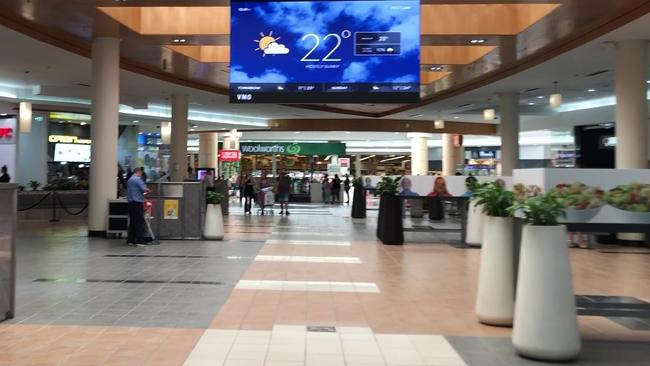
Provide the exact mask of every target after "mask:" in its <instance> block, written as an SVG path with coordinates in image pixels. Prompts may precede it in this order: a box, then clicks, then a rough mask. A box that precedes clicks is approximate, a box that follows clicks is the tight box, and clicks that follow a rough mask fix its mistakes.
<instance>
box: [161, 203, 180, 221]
mask: <svg viewBox="0 0 650 366" xmlns="http://www.w3.org/2000/svg"><path fill="white" fill-rule="evenodd" d="M163 209H164V211H163V218H164V219H165V220H178V200H164V201H163Z"/></svg>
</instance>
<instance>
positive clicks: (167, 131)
mask: <svg viewBox="0 0 650 366" xmlns="http://www.w3.org/2000/svg"><path fill="white" fill-rule="evenodd" d="M160 137H161V138H162V143H163V144H165V145H169V144H171V143H172V123H171V122H161V123H160Z"/></svg>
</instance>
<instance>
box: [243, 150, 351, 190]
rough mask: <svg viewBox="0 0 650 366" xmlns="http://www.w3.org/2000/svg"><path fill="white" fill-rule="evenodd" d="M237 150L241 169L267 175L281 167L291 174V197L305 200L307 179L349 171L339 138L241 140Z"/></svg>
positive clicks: (312, 179) (316, 179)
mask: <svg viewBox="0 0 650 366" xmlns="http://www.w3.org/2000/svg"><path fill="white" fill-rule="evenodd" d="M240 151H241V154H242V160H241V168H242V172H249V173H251V174H252V175H253V176H254V177H259V176H261V175H262V174H264V173H266V175H267V176H269V177H271V176H273V175H274V174H273V173H274V172H279V171H281V170H282V169H285V170H286V171H287V172H288V173H289V176H290V177H291V178H292V188H291V195H290V199H291V200H292V201H300V202H305V201H307V202H308V201H309V200H310V198H309V197H310V190H311V183H312V182H320V181H321V180H322V179H323V177H324V176H325V175H326V174H327V175H330V176H332V175H334V174H339V175H344V174H346V173H348V172H349V165H350V163H349V162H350V160H349V158H345V157H344V155H345V144H344V143H340V142H328V143H300V142H241V143H240ZM339 158H343V159H339ZM341 163H343V164H341Z"/></svg>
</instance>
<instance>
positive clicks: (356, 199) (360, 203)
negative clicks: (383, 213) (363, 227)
mask: <svg viewBox="0 0 650 366" xmlns="http://www.w3.org/2000/svg"><path fill="white" fill-rule="evenodd" d="M352 186H353V187H354V194H353V195H352V218H354V219H365V218H366V191H365V189H364V188H363V178H361V177H357V178H355V179H354V180H353V181H352Z"/></svg>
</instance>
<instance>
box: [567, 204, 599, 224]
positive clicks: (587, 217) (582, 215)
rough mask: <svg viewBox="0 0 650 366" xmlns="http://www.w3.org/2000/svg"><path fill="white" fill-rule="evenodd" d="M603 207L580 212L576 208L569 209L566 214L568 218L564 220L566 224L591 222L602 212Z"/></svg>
mask: <svg viewBox="0 0 650 366" xmlns="http://www.w3.org/2000/svg"><path fill="white" fill-rule="evenodd" d="M602 208H603V207H602V206H600V207H595V208H588V209H584V210H578V209H575V208H571V207H568V208H567V209H566V210H565V212H566V217H565V218H564V222H589V221H591V219H593V218H594V217H596V215H598V213H599V212H600V210H601V209H602Z"/></svg>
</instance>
